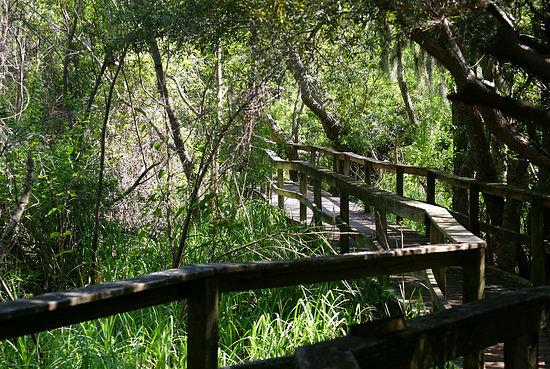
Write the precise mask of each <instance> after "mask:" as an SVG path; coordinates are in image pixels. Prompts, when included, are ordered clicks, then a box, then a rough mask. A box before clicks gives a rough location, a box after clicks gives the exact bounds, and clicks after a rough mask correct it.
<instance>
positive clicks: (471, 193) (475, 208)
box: [468, 183, 480, 236]
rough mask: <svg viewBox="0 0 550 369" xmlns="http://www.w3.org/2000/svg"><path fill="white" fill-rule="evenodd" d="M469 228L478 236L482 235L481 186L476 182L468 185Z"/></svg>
mask: <svg viewBox="0 0 550 369" xmlns="http://www.w3.org/2000/svg"><path fill="white" fill-rule="evenodd" d="M468 230H469V231H470V232H472V233H473V234H475V235H476V236H479V235H480V224H479V186H478V185H477V184H475V183H470V185H469V186H468Z"/></svg>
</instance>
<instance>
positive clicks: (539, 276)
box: [529, 199, 546, 286]
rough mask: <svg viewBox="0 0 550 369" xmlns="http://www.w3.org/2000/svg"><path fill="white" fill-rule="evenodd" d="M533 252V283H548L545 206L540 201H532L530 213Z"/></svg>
mask: <svg viewBox="0 0 550 369" xmlns="http://www.w3.org/2000/svg"><path fill="white" fill-rule="evenodd" d="M529 223H530V227H529V230H530V239H531V245H530V246H531V253H532V254H533V284H534V285H535V286H541V285H543V284H546V253H545V250H544V208H543V206H542V204H541V203H540V201H538V200H537V199H533V201H531V211H530V214H529Z"/></svg>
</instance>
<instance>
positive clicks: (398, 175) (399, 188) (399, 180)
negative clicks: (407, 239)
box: [395, 167, 404, 224]
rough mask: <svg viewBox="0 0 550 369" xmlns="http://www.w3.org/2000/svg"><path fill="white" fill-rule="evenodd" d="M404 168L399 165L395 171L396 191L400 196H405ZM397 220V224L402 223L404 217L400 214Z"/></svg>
mask: <svg viewBox="0 0 550 369" xmlns="http://www.w3.org/2000/svg"><path fill="white" fill-rule="evenodd" d="M403 177H404V176H403V168H402V167H398V168H397V171H396V172H395V193H396V194H398V195H399V196H403V179H404V178H403ZM395 221H396V223H397V224H401V222H402V221H403V218H401V217H400V216H397V217H396V218H395Z"/></svg>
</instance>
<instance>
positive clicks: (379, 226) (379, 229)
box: [374, 209, 390, 249]
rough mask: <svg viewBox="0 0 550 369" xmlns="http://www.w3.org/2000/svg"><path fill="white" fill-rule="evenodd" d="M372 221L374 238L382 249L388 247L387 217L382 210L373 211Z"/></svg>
mask: <svg viewBox="0 0 550 369" xmlns="http://www.w3.org/2000/svg"><path fill="white" fill-rule="evenodd" d="M374 223H375V226H376V240H377V241H378V243H379V244H380V246H382V248H384V249H389V248H390V246H389V245H388V217H387V215H386V212H385V211H383V210H379V209H376V210H375V211H374Z"/></svg>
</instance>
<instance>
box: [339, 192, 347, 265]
mask: <svg viewBox="0 0 550 369" xmlns="http://www.w3.org/2000/svg"><path fill="white" fill-rule="evenodd" d="M340 218H342V220H343V221H344V222H346V223H347V224H348V225H349V195H348V194H347V192H345V191H341V192H340ZM348 252H349V235H348V234H347V233H346V232H345V233H342V232H340V253H341V254H346V253H348Z"/></svg>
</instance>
